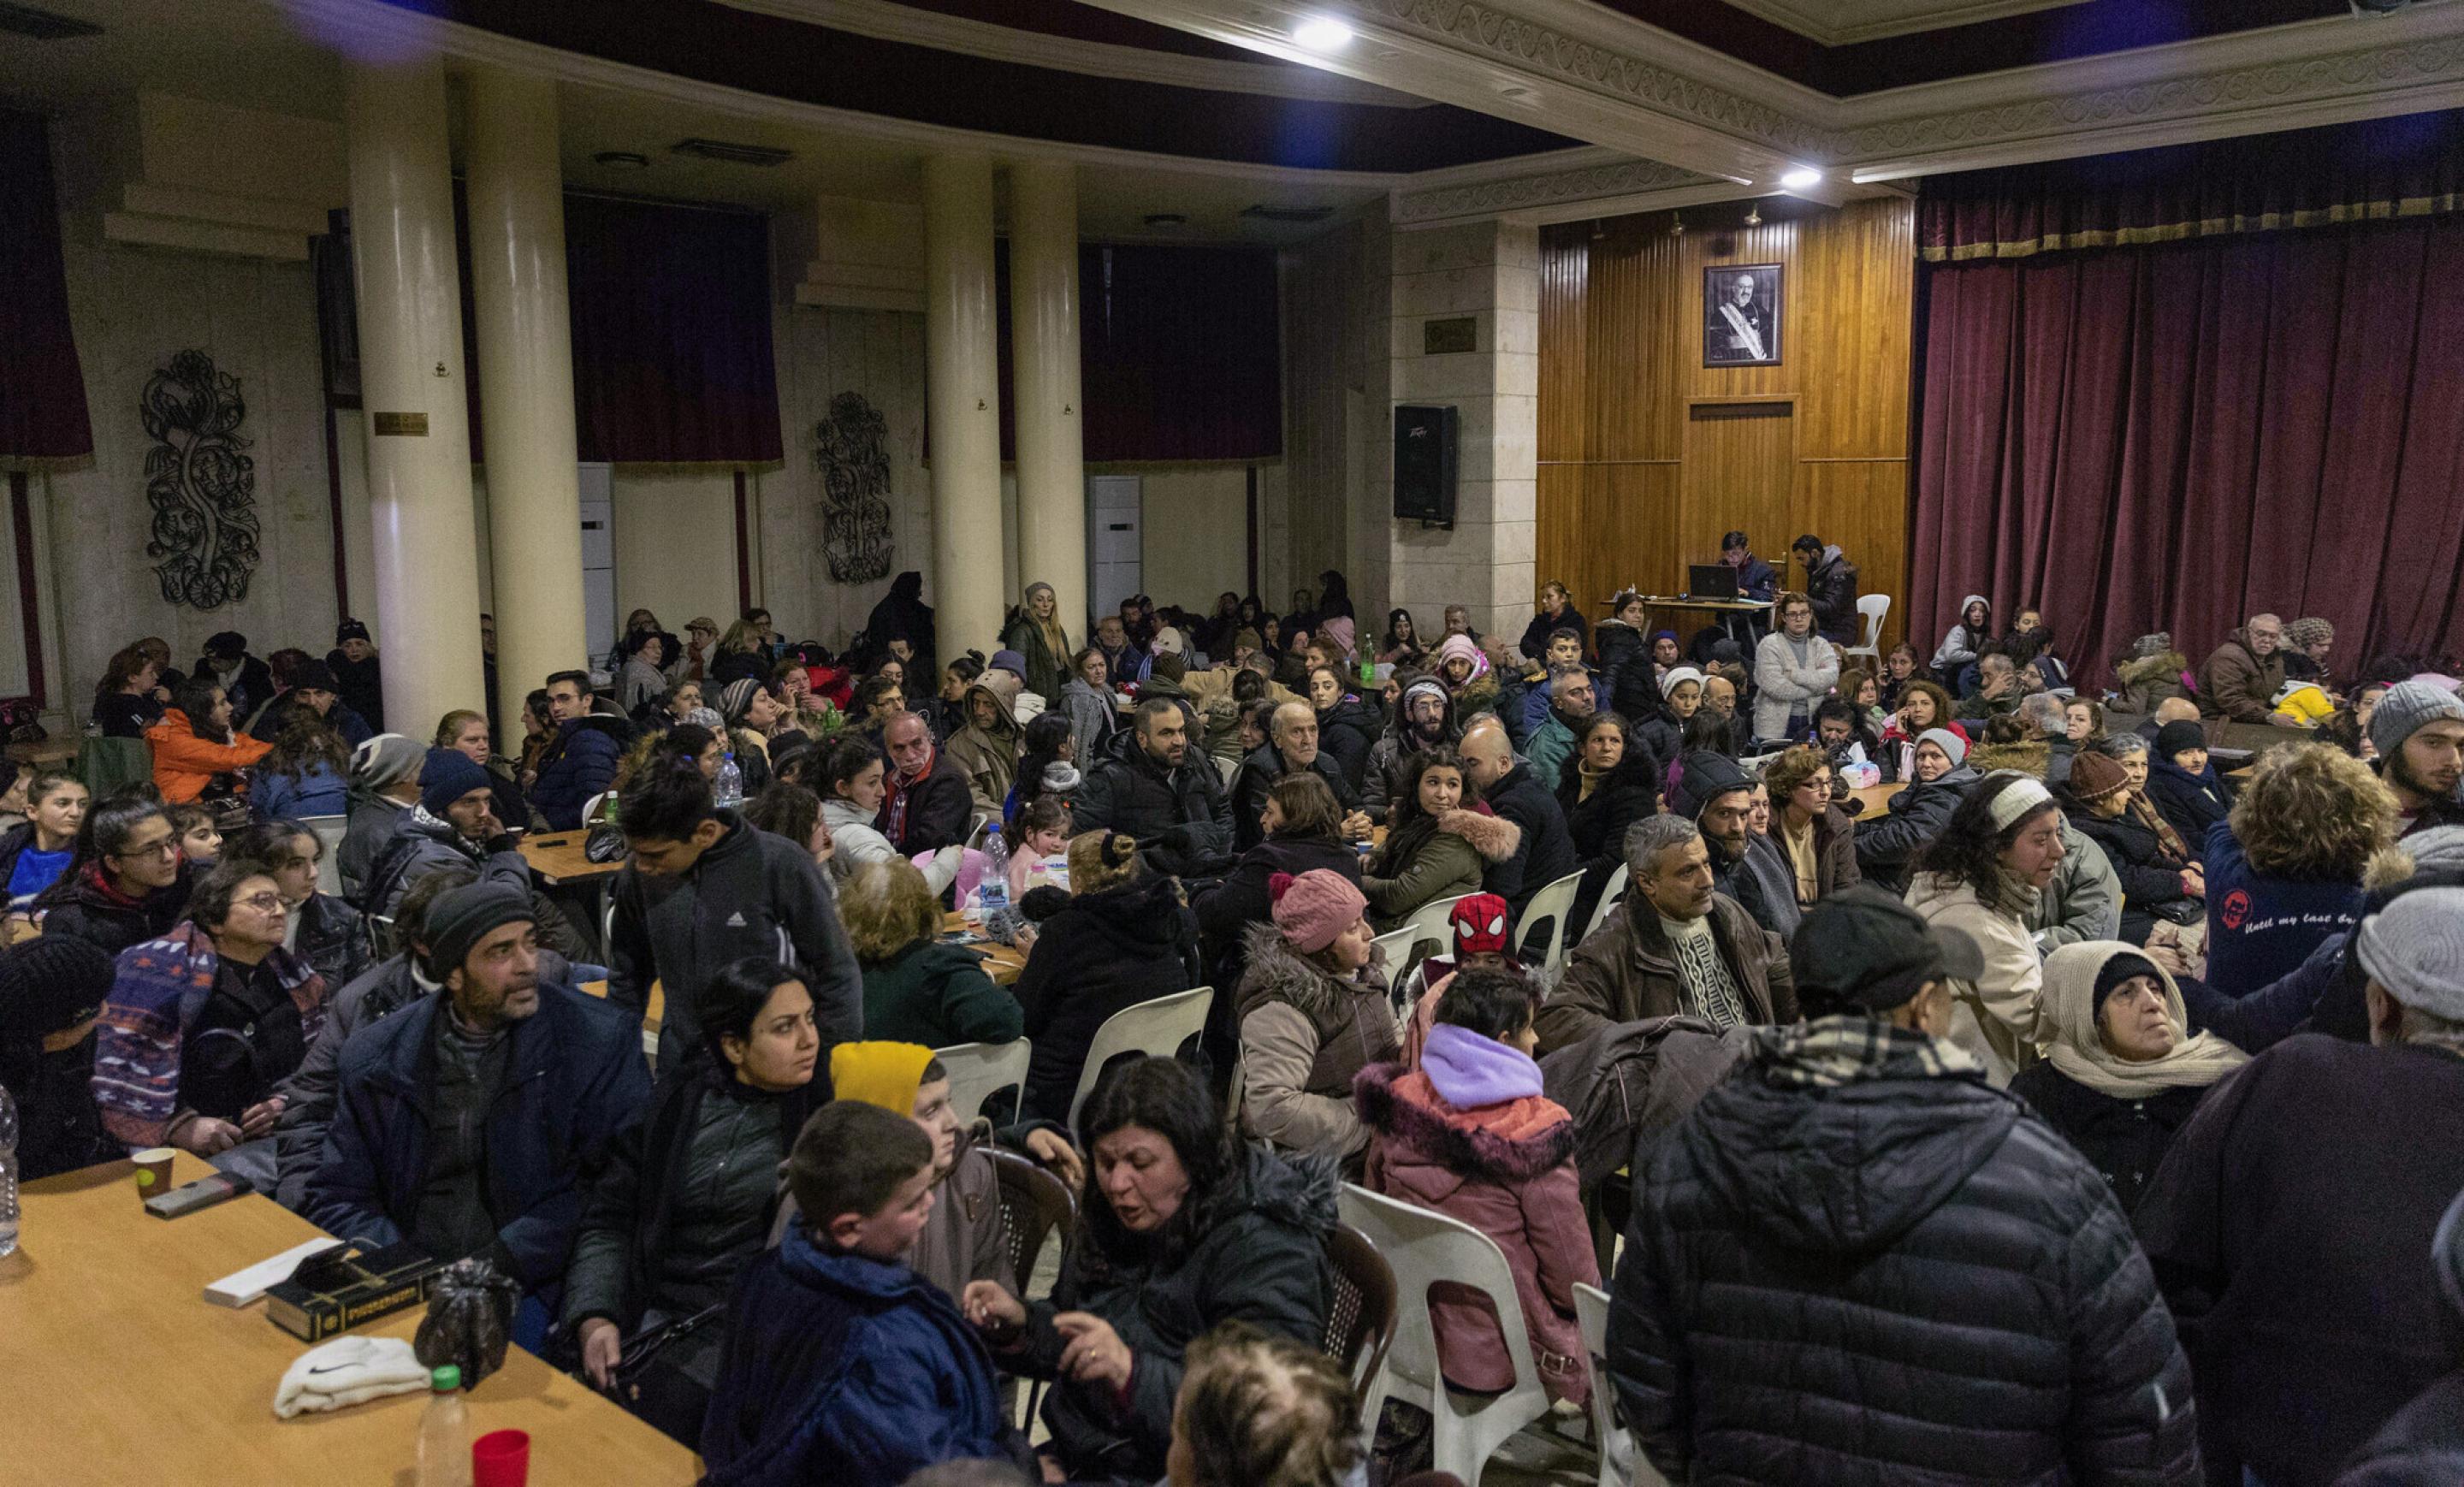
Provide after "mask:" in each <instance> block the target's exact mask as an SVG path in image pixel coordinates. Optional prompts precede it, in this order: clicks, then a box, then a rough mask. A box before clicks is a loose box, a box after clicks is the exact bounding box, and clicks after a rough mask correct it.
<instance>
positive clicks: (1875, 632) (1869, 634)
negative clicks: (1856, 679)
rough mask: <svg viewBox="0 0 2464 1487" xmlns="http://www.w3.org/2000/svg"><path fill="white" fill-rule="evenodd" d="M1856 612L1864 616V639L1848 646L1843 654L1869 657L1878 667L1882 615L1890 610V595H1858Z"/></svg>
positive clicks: (1880, 660)
mask: <svg viewBox="0 0 2464 1487" xmlns="http://www.w3.org/2000/svg"><path fill="white" fill-rule="evenodd" d="M1857 612H1858V613H1859V614H1860V615H1863V616H1864V617H1865V640H1864V643H1863V644H1862V645H1851V646H1849V647H1848V648H1847V650H1846V652H1845V654H1847V655H1851V656H1867V657H1871V658H1872V659H1873V662H1874V665H1875V667H1877V668H1880V667H1881V664H1882V652H1881V648H1880V647H1881V643H1882V616H1884V615H1886V614H1889V613H1890V612H1891V596H1890V595H1888V594H1863V595H1859V597H1858V600H1857Z"/></svg>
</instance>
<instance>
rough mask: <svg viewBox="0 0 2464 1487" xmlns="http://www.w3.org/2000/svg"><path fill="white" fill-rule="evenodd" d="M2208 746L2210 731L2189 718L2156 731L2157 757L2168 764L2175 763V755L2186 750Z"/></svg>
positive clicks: (2168, 724)
mask: <svg viewBox="0 0 2464 1487" xmlns="http://www.w3.org/2000/svg"><path fill="white" fill-rule="evenodd" d="M2207 746H2208V731H2207V730H2206V729H2204V728H2201V727H2200V726H2199V725H2198V724H2196V723H2193V722H2191V721H2190V720H2189V719H2188V718H2184V719H2183V720H2182V721H2180V722H2178V723H2167V724H2166V725H2165V726H2164V727H2163V728H2160V729H2158V730H2156V756H2157V757H2158V758H2160V759H2163V760H2164V761H2165V762H2166V763H2167V764H2170V763H2172V762H2173V755H2175V754H2179V753H2181V752H2182V751H2183V750H2185V749H2204V748H2206V747H2207Z"/></svg>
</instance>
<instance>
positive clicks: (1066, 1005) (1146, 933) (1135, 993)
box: [1006, 873, 1230, 1121]
mask: <svg viewBox="0 0 2464 1487" xmlns="http://www.w3.org/2000/svg"><path fill="white" fill-rule="evenodd" d="M1189 918H1190V916H1189V910H1187V909H1185V908H1181V907H1180V905H1179V903H1178V902H1177V900H1176V899H1175V898H1174V896H1173V891H1172V880H1171V879H1169V878H1166V877H1164V876H1162V875H1161V874H1159V873H1150V874H1147V875H1145V876H1143V877H1141V878H1139V879H1137V880H1135V881H1133V882H1131V883H1125V884H1122V885H1120V886H1116V887H1111V888H1104V889H1100V890H1098V891H1096V892H1093V893H1081V894H1078V895H1076V896H1075V897H1073V898H1071V899H1070V900H1069V903H1068V905H1067V907H1066V908H1063V909H1062V910H1061V911H1060V912H1059V913H1057V914H1054V915H1053V916H1052V917H1051V918H1049V919H1046V920H1045V921H1044V922H1043V923H1042V924H1040V925H1038V926H1037V927H1036V934H1035V948H1034V950H1032V951H1029V952H1028V954H1027V957H1026V969H1025V970H1024V971H1023V972H1021V973H1019V977H1018V984H1017V985H1016V986H1013V987H1012V988H1010V991H1009V993H1008V994H1006V995H1011V996H1013V997H1014V998H1015V1000H1016V1001H1017V1003H1018V1006H1019V1008H1020V1009H1021V1011H1022V1013H1023V1018H1024V1020H1023V1030H1024V1032H1025V1035H1026V1037H1027V1038H1029V1039H1033V1042H1034V1052H1033V1053H1032V1055H1030V1056H1029V1059H1028V1062H1027V1066H1026V1108H1025V1113H1026V1116H1027V1118H1028V1119H1031V1120H1047V1121H1066V1120H1067V1119H1068V1118H1069V1102H1070V1099H1071V1098H1072V1097H1073V1096H1075V1095H1076V1094H1077V1092H1078V1079H1079V1075H1080V1074H1081V1073H1082V1072H1083V1071H1084V1070H1085V1069H1086V1066H1087V1051H1088V1049H1089V1047H1091V1046H1092V1045H1093V1043H1094V1041H1095V1030H1096V1029H1098V1028H1100V1027H1102V1026H1103V1025H1104V1020H1105V1019H1106V1018H1107V1017H1111V1015H1112V1014H1114V1013H1116V1012H1119V1011H1120V1010H1121V1009H1123V1008H1124V1007H1133V1006H1135V1005H1136V1004H1138V1003H1139V1002H1142V1001H1152V1000H1154V999H1155V997H1158V996H1168V995H1172V994H1173V993H1175V992H1185V991H1187V990H1189V989H1190V988H1191V987H1193V986H1196V985H1198V984H1199V983H1198V982H1197V981H1195V980H1193V979H1192V978H1191V976H1190V965H1189V955H1190V946H1191V940H1192V936H1191V933H1190V926H1189ZM1215 984H1216V985H1217V986H1218V987H1219V988H1220V987H1223V986H1226V985H1229V984H1230V983H1228V982H1220V981H1219V982H1217V983H1215ZM1216 999H1217V1000H1218V1001H1222V1000H1225V999H1226V998H1225V997H1224V996H1223V994H1222V992H1221V991H1220V990H1219V991H1218V992H1217V993H1216Z"/></svg>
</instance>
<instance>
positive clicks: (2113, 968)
mask: <svg viewBox="0 0 2464 1487" xmlns="http://www.w3.org/2000/svg"><path fill="white" fill-rule="evenodd" d="M2135 975H2144V976H2145V977H2146V978H2147V979H2149V980H2150V981H2153V982H2155V983H2156V985H2157V987H2158V989H2159V990H2162V989H2163V987H2164V985H2165V977H2164V976H2163V975H2161V974H2160V973H2158V972H2157V970H2156V963H2155V962H2154V961H2151V960H2149V959H2148V958H2147V957H2146V956H2145V955H2140V954H2134V953H2130V952H2127V951H2125V952H2124V953H2123V954H2119V955H2116V956H2114V957H2113V958H2112V959H2111V960H2108V961H2106V962H2105V963H2104V969H2103V970H2101V971H2100V972H2098V973H2096V1005H2098V1006H2100V1007H2101V1006H2103V1005H2104V999H2105V998H2106V997H2107V996H2110V995H2113V989H2114V988H2115V987H2117V986H2120V985H2121V984H2122V983H2123V982H2124V981H2127V980H2129V979H2130V978H2131V977H2132V976H2135Z"/></svg>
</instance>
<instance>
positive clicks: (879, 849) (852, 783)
mask: <svg viewBox="0 0 2464 1487" xmlns="http://www.w3.org/2000/svg"><path fill="white" fill-rule="evenodd" d="M812 781H813V789H814V790H815V791H817V792H818V793H819V794H820V795H821V798H822V820H825V821H827V822H829V826H830V840H831V841H833V842H836V843H838V847H837V850H836V851H835V852H833V853H832V854H831V857H830V870H831V871H833V872H835V873H837V874H838V875H839V876H840V877H842V878H851V877H853V876H855V873H856V870H857V869H858V868H860V867H862V866H863V865H864V864H867V863H882V862H891V861H895V860H898V859H899V858H900V857H901V855H902V854H901V853H900V852H899V850H898V848H896V847H894V846H892V845H891V844H890V839H889V838H888V837H885V836H883V835H882V834H881V832H880V830H879V829H878V828H876V827H875V826H874V825H873V822H874V821H875V820H878V819H879V818H880V816H881V807H882V802H883V800H884V799H885V798H887V796H888V795H889V793H890V790H889V777H888V773H887V771H886V770H885V768H884V766H883V761H882V757H881V751H880V750H878V749H876V748H874V747H873V746H872V742H871V740H869V739H868V738H864V737H862V736H859V735H856V734H852V733H841V734H840V735H839V736H838V737H837V738H834V739H832V740H831V741H830V742H828V743H826V744H824V745H823V746H822V750H821V757H820V759H819V760H817V761H816V762H815V764H814V766H813V775H812ZM965 860H966V849H965V848H964V847H956V846H945V847H943V848H942V849H941V850H939V851H938V852H935V853H934V854H933V857H932V860H931V861H930V862H924V863H918V864H916V865H917V866H918V867H921V868H922V869H923V870H924V882H925V883H926V885H927V886H930V887H931V888H932V889H933V891H934V892H935V893H936V894H937V893H939V892H941V891H942V890H943V889H945V888H947V887H949V886H950V885H951V884H952V883H955V882H957V877H958V864H960V863H962V862H964V861H965Z"/></svg>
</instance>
